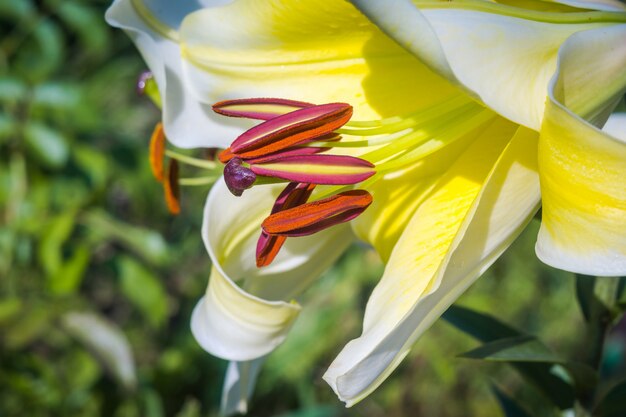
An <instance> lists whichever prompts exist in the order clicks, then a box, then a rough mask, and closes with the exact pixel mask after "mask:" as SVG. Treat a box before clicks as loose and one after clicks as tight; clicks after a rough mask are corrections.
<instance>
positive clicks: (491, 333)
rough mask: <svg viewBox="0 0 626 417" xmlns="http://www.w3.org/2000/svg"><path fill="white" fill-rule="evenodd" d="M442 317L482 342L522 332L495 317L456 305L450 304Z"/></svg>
mask: <svg viewBox="0 0 626 417" xmlns="http://www.w3.org/2000/svg"><path fill="white" fill-rule="evenodd" d="M441 317H442V318H443V319H444V320H445V321H447V322H448V323H450V324H451V325H453V326H454V327H456V328H457V329H459V330H461V331H462V332H464V333H467V334H469V335H470V336H473V337H474V338H476V339H478V340H480V341H481V342H491V341H493V340H498V339H503V338H506V337H513V336H519V335H521V334H522V333H521V332H520V331H519V330H516V329H515V328H513V327H511V326H509V325H508V324H505V323H502V322H501V321H499V320H498V319H496V318H495V317H492V316H490V315H488V314H483V313H479V312H477V311H474V310H470V309H469V308H465V307H460V306H456V305H453V306H450V308H448V310H447V311H446V312H445V313H443V315H442V316H441Z"/></svg>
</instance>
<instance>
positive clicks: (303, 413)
mask: <svg viewBox="0 0 626 417" xmlns="http://www.w3.org/2000/svg"><path fill="white" fill-rule="evenodd" d="M339 414H340V410H339V409H338V408H337V407H335V406H332V405H319V406H315V407H309V408H305V409H302V410H298V411H293V412H290V413H284V414H280V415H279V416H276V417H334V416H337V415H339Z"/></svg>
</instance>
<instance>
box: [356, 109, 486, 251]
mask: <svg viewBox="0 0 626 417" xmlns="http://www.w3.org/2000/svg"><path fill="white" fill-rule="evenodd" d="M493 118H494V119H496V118H498V116H496V115H495V114H494V115H493ZM481 130H482V129H481V128H478V129H473V130H469V131H468V132H467V133H466V134H465V136H464V137H463V138H460V139H458V140H457V141H455V142H454V143H452V144H450V145H448V146H446V147H444V148H443V149H441V150H439V151H437V152H435V153H433V154H431V155H429V156H428V158H425V159H422V160H421V161H419V162H418V163H417V164H415V165H414V166H410V167H408V168H406V169H404V170H401V171H399V172H393V173H390V174H387V175H385V177H383V178H382V179H380V180H379V181H377V182H375V183H374V184H373V185H371V186H368V187H367V189H368V191H369V192H370V193H371V194H372V196H373V197H374V201H373V203H372V205H371V206H370V207H369V208H368V209H367V210H366V211H365V212H364V213H363V214H361V215H360V216H359V217H358V218H356V219H355V220H353V221H352V228H353V230H354V231H355V233H356V235H357V236H358V237H359V238H361V239H362V240H364V241H366V242H368V243H370V244H371V245H373V246H374V247H375V248H376V251H377V252H378V254H379V255H380V257H381V258H382V260H383V261H384V262H387V261H388V260H389V257H390V256H391V251H392V250H393V248H394V246H395V244H396V242H397V241H398V239H399V238H400V236H401V234H402V233H403V231H404V230H405V229H406V227H407V224H408V222H409V220H410V219H411V217H413V213H414V212H415V210H416V209H417V208H418V207H419V205H420V204H421V203H422V202H424V200H425V199H426V198H427V197H428V195H429V192H430V191H432V189H433V187H434V186H435V184H436V183H437V181H438V180H439V178H440V177H441V176H442V175H443V173H445V171H446V170H447V169H448V168H449V167H450V166H451V165H452V164H453V163H454V161H455V160H456V159H457V158H458V157H459V155H461V154H462V153H463V152H464V151H465V150H466V149H467V147H468V146H469V145H470V144H471V143H472V141H474V140H475V139H476V137H477V136H478V135H479V134H480V131H481Z"/></svg>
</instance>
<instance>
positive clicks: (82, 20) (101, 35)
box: [56, 0, 109, 55]
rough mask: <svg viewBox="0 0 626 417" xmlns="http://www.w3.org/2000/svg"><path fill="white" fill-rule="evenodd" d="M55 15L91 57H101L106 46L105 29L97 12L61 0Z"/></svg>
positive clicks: (85, 6)
mask: <svg viewBox="0 0 626 417" xmlns="http://www.w3.org/2000/svg"><path fill="white" fill-rule="evenodd" d="M56 13H57V14H58V16H59V17H60V18H61V20H63V22H64V23H65V24H66V25H67V26H68V27H70V28H71V29H72V30H73V31H74V32H76V34H77V35H78V38H79V39H80V41H81V43H82V44H83V45H84V50H85V51H87V52H88V53H89V54H91V55H101V54H103V53H105V52H106V49H107V46H108V40H109V39H108V37H107V27H106V26H105V25H104V21H103V20H102V17H101V16H100V13H99V12H98V11H95V10H94V9H93V8H92V7H90V6H87V5H85V4H82V3H79V2H76V1H68V0H63V1H61V2H59V3H58V6H57V7H56Z"/></svg>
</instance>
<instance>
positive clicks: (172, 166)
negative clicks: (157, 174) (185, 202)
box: [163, 159, 180, 215]
mask: <svg viewBox="0 0 626 417" xmlns="http://www.w3.org/2000/svg"><path fill="white" fill-rule="evenodd" d="M163 191H164V192H165V203H166V204H167V209H168V210H169V212H170V213H171V214H174V215H176V214H179V213H180V188H179V187H178V162H177V161H176V160H175V159H170V162H169V165H168V168H167V178H166V180H165V181H163Z"/></svg>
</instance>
